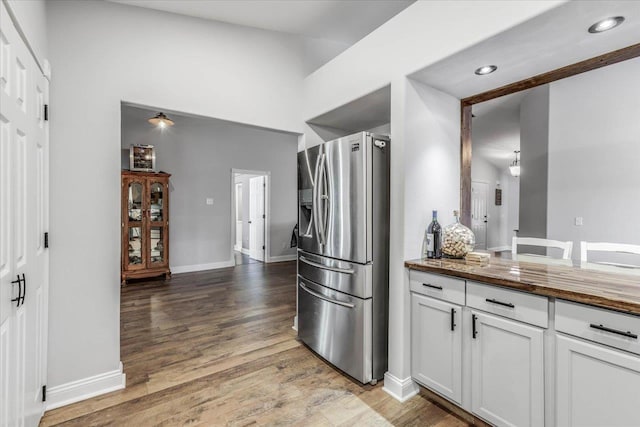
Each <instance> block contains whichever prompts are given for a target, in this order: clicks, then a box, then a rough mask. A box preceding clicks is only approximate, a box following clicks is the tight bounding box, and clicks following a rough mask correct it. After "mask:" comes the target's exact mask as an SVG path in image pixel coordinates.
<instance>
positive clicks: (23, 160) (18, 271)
mask: <svg viewBox="0 0 640 427" xmlns="http://www.w3.org/2000/svg"><path fill="white" fill-rule="evenodd" d="M0 14H1V16H0V21H1V22H3V24H4V25H3V26H2V29H0V300H1V301H0V426H3V427H4V426H37V425H38V423H39V421H40V418H41V416H42V413H43V410H44V405H43V403H42V394H41V391H42V386H43V385H44V378H45V374H46V372H45V367H46V358H45V354H46V348H45V346H46V321H45V319H46V300H47V298H46V287H45V281H46V276H47V272H46V269H47V252H46V251H45V248H44V244H43V237H44V231H45V230H46V227H47V218H48V213H47V207H48V190H47V184H48V124H47V122H45V118H44V105H45V103H46V102H47V98H48V81H47V80H46V78H45V77H44V76H43V75H42V73H41V71H40V69H39V68H38V66H37V64H36V62H35V60H34V58H33V57H32V56H31V54H30V52H29V50H28V48H27V47H26V45H25V44H24V42H23V41H22V39H21V38H20V36H19V34H18V32H17V31H16V29H15V27H14V26H13V25H12V21H11V19H10V17H9V15H8V13H7V10H6V8H5V5H4V3H2V6H1V10H0ZM18 278H19V279H22V280H20V283H12V282H15V281H17V279H18Z"/></svg>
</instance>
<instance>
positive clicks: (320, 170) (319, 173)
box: [313, 153, 326, 245]
mask: <svg viewBox="0 0 640 427" xmlns="http://www.w3.org/2000/svg"><path fill="white" fill-rule="evenodd" d="M325 160H326V155H325V153H322V155H321V156H320V159H319V164H318V166H317V167H316V178H315V185H314V186H313V188H314V190H315V199H314V201H313V206H314V211H315V212H314V214H315V215H314V216H315V220H316V221H315V222H316V234H317V236H318V240H319V241H320V244H321V245H324V244H325V228H324V226H325V221H324V219H323V217H322V214H321V212H322V209H321V206H320V200H321V199H322V200H326V196H325V195H323V194H321V193H322V192H324V187H325V185H324V184H325V182H324V175H325V174H324V171H325ZM324 207H325V208H326V204H325V205H324ZM325 213H326V212H325Z"/></svg>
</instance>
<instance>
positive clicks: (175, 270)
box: [171, 259, 236, 274]
mask: <svg viewBox="0 0 640 427" xmlns="http://www.w3.org/2000/svg"><path fill="white" fill-rule="evenodd" d="M235 265H236V262H235V260H232V259H231V260H229V261H221V262H212V263H209V264H194V265H180V266H177V267H171V273H172V274H179V273H192V272H194V271H203V270H215V269H217V268H227V267H233V266H235Z"/></svg>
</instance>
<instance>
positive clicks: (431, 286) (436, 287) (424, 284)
mask: <svg viewBox="0 0 640 427" xmlns="http://www.w3.org/2000/svg"><path fill="white" fill-rule="evenodd" d="M422 286H426V287H427V288H431V289H437V290H439V291H441V290H442V286H438V285H432V284H431V283H423V284H422Z"/></svg>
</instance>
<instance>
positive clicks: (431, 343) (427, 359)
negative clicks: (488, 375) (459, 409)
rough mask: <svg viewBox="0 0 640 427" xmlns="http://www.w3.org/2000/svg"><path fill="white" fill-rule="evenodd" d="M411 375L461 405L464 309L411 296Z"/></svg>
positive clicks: (447, 303) (413, 294)
mask: <svg viewBox="0 0 640 427" xmlns="http://www.w3.org/2000/svg"><path fill="white" fill-rule="evenodd" d="M411 305H412V307H411V342H412V346H411V376H412V377H413V378H414V379H415V380H416V381H418V382H419V383H421V384H422V385H424V386H426V387H428V388H430V389H431V390H434V391H436V392H438V393H440V394H441V395H443V396H445V397H447V398H449V399H451V400H452V401H454V402H456V403H458V404H460V403H461V400H462V327H461V326H462V325H461V319H462V307H461V306H459V305H457V304H452V303H449V302H445V301H440V300H437V299H435V298H431V297H426V296H423V295H418V294H416V293H412V294H411Z"/></svg>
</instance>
